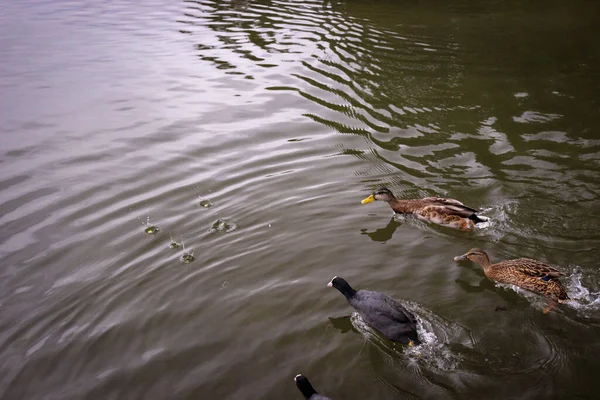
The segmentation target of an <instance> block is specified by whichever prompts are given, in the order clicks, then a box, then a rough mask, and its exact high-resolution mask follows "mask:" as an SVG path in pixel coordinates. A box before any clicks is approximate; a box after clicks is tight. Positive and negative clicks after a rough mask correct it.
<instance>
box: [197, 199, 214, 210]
mask: <svg viewBox="0 0 600 400" xmlns="http://www.w3.org/2000/svg"><path fill="white" fill-rule="evenodd" d="M212 206H214V204H213V202H212V201H210V200H209V199H202V200H201V201H200V207H204V208H210V207H212Z"/></svg>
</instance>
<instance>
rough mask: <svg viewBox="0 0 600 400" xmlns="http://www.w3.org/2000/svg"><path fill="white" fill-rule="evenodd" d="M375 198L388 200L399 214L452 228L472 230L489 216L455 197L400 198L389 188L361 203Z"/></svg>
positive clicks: (377, 192)
mask: <svg viewBox="0 0 600 400" xmlns="http://www.w3.org/2000/svg"><path fill="white" fill-rule="evenodd" d="M375 200H381V201H385V202H387V203H388V204H389V205H390V207H391V208H392V210H394V212H395V213H397V214H412V215H415V216H416V217H417V218H419V219H421V220H424V221H428V222H433V223H435V224H439V225H445V226H449V227H451V228H457V229H464V230H471V229H473V228H475V224H477V223H479V222H485V221H487V217H480V216H478V215H477V214H476V213H477V212H478V210H475V209H473V208H471V207H467V206H465V205H464V204H463V203H461V202H460V201H458V200H454V199H444V198H442V197H425V198H423V199H412V200H398V199H397V198H396V196H394V194H393V193H392V192H391V191H390V190H389V189H388V188H381V189H377V190H376V191H375V192H373V193H372V194H371V195H370V196H369V197H367V198H366V199H364V200H363V201H361V203H362V204H367V203H370V202H372V201H375Z"/></svg>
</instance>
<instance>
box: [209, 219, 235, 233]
mask: <svg viewBox="0 0 600 400" xmlns="http://www.w3.org/2000/svg"><path fill="white" fill-rule="evenodd" d="M237 229H238V224H237V222H235V221H231V220H226V219H223V218H219V219H218V220H216V221H215V222H214V223H213V224H212V225H211V226H210V228H209V229H208V231H209V232H220V233H230V232H233V231H235V230H237Z"/></svg>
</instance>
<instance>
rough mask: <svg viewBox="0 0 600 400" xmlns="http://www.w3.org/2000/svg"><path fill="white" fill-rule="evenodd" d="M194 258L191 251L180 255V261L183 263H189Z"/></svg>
mask: <svg viewBox="0 0 600 400" xmlns="http://www.w3.org/2000/svg"><path fill="white" fill-rule="evenodd" d="M195 259H196V258H195V257H194V255H193V254H192V253H183V255H182V256H181V261H183V263H184V264H189V263H191V262H192V261H194V260H195Z"/></svg>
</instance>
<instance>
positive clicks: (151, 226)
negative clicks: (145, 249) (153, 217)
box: [144, 225, 159, 235]
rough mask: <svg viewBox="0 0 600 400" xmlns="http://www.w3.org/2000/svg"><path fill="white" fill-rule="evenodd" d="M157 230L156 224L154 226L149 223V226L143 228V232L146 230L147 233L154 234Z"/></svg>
mask: <svg viewBox="0 0 600 400" xmlns="http://www.w3.org/2000/svg"><path fill="white" fill-rule="evenodd" d="M158 231H159V229H158V226H154V225H150V226H149V227H147V228H146V229H144V232H146V233H147V234H148V235H154V234H155V233H156V232H158Z"/></svg>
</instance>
